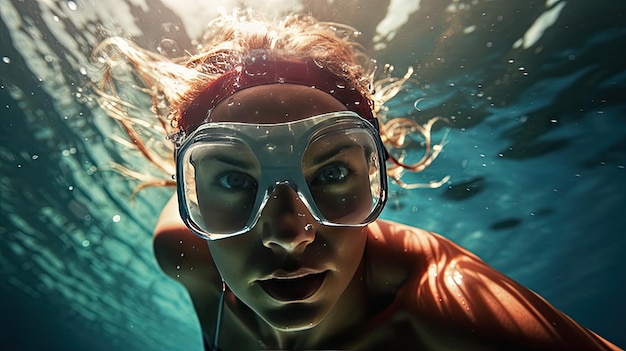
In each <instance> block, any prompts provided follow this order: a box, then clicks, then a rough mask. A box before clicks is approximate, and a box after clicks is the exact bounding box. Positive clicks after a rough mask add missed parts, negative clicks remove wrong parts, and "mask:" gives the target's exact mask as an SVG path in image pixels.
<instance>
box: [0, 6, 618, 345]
mask: <svg viewBox="0 0 626 351" xmlns="http://www.w3.org/2000/svg"><path fill="white" fill-rule="evenodd" d="M235 7H252V8H253V9H254V10H255V11H257V12H259V13H261V14H264V15H265V16H267V17H270V18H274V17H277V18H278V17H280V16H282V15H284V14H287V13H292V12H298V13H306V14H311V15H313V16H314V17H316V18H317V19H319V20H322V21H331V22H338V23H342V24H347V25H350V26H353V27H355V28H356V29H358V30H359V31H360V32H361V33H360V36H359V39H358V40H359V42H360V43H361V44H362V45H363V46H364V47H365V48H366V49H367V51H368V53H370V54H371V56H372V57H373V58H375V59H376V61H377V65H378V75H380V76H381V77H383V76H384V75H385V74H388V75H391V76H396V77H402V76H404V75H405V74H406V73H407V72H409V73H411V70H412V75H411V78H410V79H409V80H408V81H407V83H406V84H405V86H404V88H403V89H402V90H401V91H400V92H399V93H398V95H397V96H396V97H395V98H394V99H393V100H392V101H390V103H389V105H388V106H389V111H388V115H389V116H395V117H409V118H412V119H414V120H416V121H418V122H419V123H426V122H427V121H428V120H429V119H431V118H433V117H436V116H439V117H442V120H441V121H440V122H438V123H437V124H436V125H435V129H434V134H433V141H434V142H435V143H440V144H441V145H442V146H443V150H442V151H441V153H440V154H439V156H438V158H437V159H436V160H435V161H434V162H433V163H432V164H431V165H430V166H429V167H428V168H426V169H425V170H424V171H423V172H420V173H415V174H406V175H405V176H404V177H403V178H402V180H403V181H404V182H406V183H408V184H428V183H429V182H433V181H439V180H442V179H443V180H445V183H444V184H443V185H442V186H441V187H439V188H435V189H429V188H417V189H405V188H402V187H400V186H398V185H397V184H393V183H390V196H389V201H388V203H387V206H386V208H385V210H384V212H383V214H382V218H385V219H390V220H394V221H398V222H401V223H406V224H409V225H412V226H416V227H421V228H425V229H427V230H430V231H433V232H437V233H440V234H442V235H443V236H445V237H447V238H450V239H451V240H453V241H454V242H456V243H459V244H460V245H462V246H463V247H465V248H467V249H469V250H470V251H472V252H474V253H476V254H477V255H478V256H480V257H481V258H482V259H483V260H485V261H486V262H487V263H488V264H490V265H491V266H493V267H495V268H496V269H498V270H499V271H501V272H503V273H505V274H506V275H508V276H510V277H512V278H513V279H515V280H516V281H518V282H520V283H522V284H523V285H525V286H527V287H529V288H530V289H532V290H534V291H535V292H537V293H539V294H540V295H541V296H543V297H544V298H545V299H547V300H548V301H549V302H550V303H551V304H553V305H554V306H555V307H557V308H558V309H560V310H561V311H563V312H565V313H566V314H568V315H569V316H570V317H572V318H573V319H574V320H576V321H577V322H579V323H581V324H582V325H583V326H585V327H587V328H589V329H591V330H593V331H594V332H596V333H598V334H600V335H601V336H603V337H604V338H606V339H608V340H609V341H611V342H613V343H615V344H616V345H618V346H620V347H622V348H624V347H626V334H624V330H625V329H624V328H625V327H624V326H626V318H625V316H626V299H625V297H626V278H625V274H624V271H625V269H626V265H625V264H624V260H622V258H624V256H623V255H626V235H625V234H626V231H625V230H624V228H626V60H625V59H624V56H622V55H623V54H625V53H626V2H624V1H621V0H598V1H581V0H578V1H576V0H412V1H411V0H345V1H344V0H287V1H278V0H266V1H258V2H256V1H255V2H252V1H251V2H245V1H235V0H231V1H228V0H107V1H96V0H0V111H1V112H0V123H1V124H0V196H1V198H0V209H1V210H0V238H1V239H0V240H1V241H0V293H1V297H2V298H1V300H0V335H1V336H2V341H1V342H0V348H1V349H2V350H41V349H49V350H141V351H145V350H201V349H202V339H201V333H200V329H199V324H198V320H197V317H196V314H195V312H194V310H193V307H192V305H191V302H190V299H189V297H188V295H187V292H186V290H184V289H183V287H182V286H181V285H179V284H177V283H176V282H174V281H172V280H170V279H168V278H167V277H166V276H165V274H164V273H162V272H161V270H160V268H159V267H158V265H157V263H156V260H155V258H154V255H153V251H152V231H153V228H154V225H155V223H156V220H157V218H158V215H159V213H160V211H161V208H162V207H163V206H164V204H165V203H166V202H167V200H168V199H169V198H170V197H171V195H172V194H173V192H174V189H173V188H165V187H150V188H147V189H144V190H141V191H140V192H138V193H137V194H136V196H133V194H134V191H135V190H136V188H137V186H138V185H139V184H140V182H139V181H137V180H133V179H129V178H128V177H127V176H125V175H124V174H123V172H120V170H119V169H120V168H119V166H118V165H124V166H125V167H127V168H129V169H132V170H133V171H136V172H139V174H141V175H142V176H144V177H145V178H146V179H171V175H168V174H163V172H162V171H160V170H159V169H158V168H157V167H155V166H154V165H152V164H151V163H150V162H148V161H147V160H146V159H145V158H144V157H143V156H142V155H141V154H140V153H139V152H138V151H136V150H133V149H132V148H130V147H129V145H130V142H129V141H128V139H127V137H125V133H124V131H123V130H122V129H121V128H120V126H119V125H117V124H116V122H115V121H114V120H112V119H111V118H109V117H107V116H106V115H105V113H104V112H103V111H102V110H101V109H100V108H99V106H98V104H97V102H96V100H95V99H94V93H93V90H92V87H93V85H92V83H91V82H92V77H94V76H96V75H97V71H98V65H97V62H95V60H94V59H93V58H92V52H93V49H94V48H95V46H97V44H98V43H99V42H100V41H102V40H103V39H105V38H107V37H110V36H123V37H128V38H132V39H133V40H134V41H135V42H137V43H138V44H139V45H140V46H142V47H145V48H148V49H151V50H154V51H157V52H159V53H161V54H163V55H165V56H170V57H177V56H182V55H184V54H185V51H191V50H192V48H193V46H194V44H193V41H194V39H196V38H198V37H200V36H201V35H202V33H203V31H204V30H205V29H206V25H207V23H208V22H209V21H210V20H211V19H213V18H215V17H216V16H217V15H218V14H219V13H220V11H226V12H230V11H232V9H233V8H235ZM155 142H156V143H167V142H169V141H167V140H165V138H163V140H159V141H155ZM412 145H414V147H412V148H410V150H409V152H408V155H407V157H408V158H412V157H413V158H415V157H419V156H418V155H419V154H420V153H421V152H423V148H422V147H421V146H422V145H423V140H420V139H419V138H417V137H416V138H415V140H414V142H413V144H412ZM412 153H413V154H412ZM168 156H169V155H166V156H165V157H168ZM168 177H170V178H168ZM448 177H449V178H448ZM222 337H223V338H227V337H228V336H227V335H223V336H222Z"/></svg>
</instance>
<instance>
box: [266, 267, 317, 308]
mask: <svg viewBox="0 0 626 351" xmlns="http://www.w3.org/2000/svg"><path fill="white" fill-rule="evenodd" d="M326 273H327V272H322V273H317V274H308V275H305V276H303V277H299V278H287V279H276V278H274V279H268V280H262V281H259V284H260V285H261V288H263V290H265V292H266V293H267V294H268V295H270V296H271V297H273V298H274V299H276V300H278V301H299V300H306V299H308V298H309V297H311V296H313V294H315V292H316V291H317V290H319V288H320V287H321V286H322V283H324V279H325V278H326Z"/></svg>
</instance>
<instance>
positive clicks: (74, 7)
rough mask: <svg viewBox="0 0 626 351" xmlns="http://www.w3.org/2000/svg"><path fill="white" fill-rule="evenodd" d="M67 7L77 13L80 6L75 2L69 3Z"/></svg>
mask: <svg viewBox="0 0 626 351" xmlns="http://www.w3.org/2000/svg"><path fill="white" fill-rule="evenodd" d="M67 7H68V8H69V9H70V10H72V11H76V10H77V9H78V5H76V3H75V2H74V1H68V2H67Z"/></svg>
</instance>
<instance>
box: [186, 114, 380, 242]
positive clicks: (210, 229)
mask: <svg viewBox="0 0 626 351" xmlns="http://www.w3.org/2000/svg"><path fill="white" fill-rule="evenodd" d="M385 160H386V153H385V149H384V147H383V145H382V142H381V139H380V135H379V132H378V126H377V122H376V120H375V119H373V120H371V121H367V120H365V119H363V118H361V117H360V116H359V115H358V114H356V113H355V112H352V111H341V112H332V113H326V114H322V115H318V116H313V117H309V118H306V119H302V120H297V121H293V122H284V123H277V124H251V123H238V122H216V123H206V124H204V125H202V126H200V127H199V128H198V129H197V130H195V131H194V132H193V133H192V134H191V135H190V136H188V137H187V138H185V139H184V140H183V141H182V143H181V144H180V147H179V148H177V150H176V162H177V166H176V168H177V169H176V172H177V174H176V177H177V187H178V188H177V190H178V201H179V206H180V214H181V217H182V219H183V221H184V222H185V224H186V225H187V226H188V227H189V228H190V229H191V230H192V231H193V232H194V233H195V234H197V235H199V236H200V237H202V238H204V239H208V240H215V239H222V238H228V237H231V236H235V235H239V234H243V233H246V232H248V231H250V230H251V229H252V228H253V227H254V226H255V225H256V223H257V222H258V221H259V218H260V217H261V213H262V212H263V209H264V208H265V205H266V204H267V202H268V201H271V200H270V198H271V197H272V196H273V195H272V194H273V193H274V191H275V190H276V189H277V187H279V186H288V187H290V188H291V189H292V190H293V192H294V193H295V194H297V196H298V198H299V199H300V200H301V201H302V203H303V204H304V205H305V206H306V208H307V209H308V211H309V212H310V214H311V215H312V217H313V218H314V219H315V220H316V221H317V222H318V223H320V224H322V225H326V226H331V227H363V226H365V225H367V224H369V223H371V222H372V221H374V220H375V219H376V218H377V217H378V215H379V214H380V212H381V211H382V209H383V206H384V204H385V201H386V198H387V178H386V171H385Z"/></svg>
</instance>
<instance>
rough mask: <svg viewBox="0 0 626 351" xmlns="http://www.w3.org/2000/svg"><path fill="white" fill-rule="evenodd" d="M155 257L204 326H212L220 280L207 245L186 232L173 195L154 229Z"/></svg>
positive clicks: (187, 230)
mask: <svg viewBox="0 0 626 351" xmlns="http://www.w3.org/2000/svg"><path fill="white" fill-rule="evenodd" d="M153 247H154V255H155V257H156V259H157V262H158V263H159V266H160V267H161V269H162V270H163V272H165V274H167V275H168V276H169V277H170V278H172V279H173V280H175V281H177V282H179V283H181V284H183V286H185V288H186V289H187V291H188V292H189V295H190V297H191V299H192V301H193V304H194V307H195V309H196V311H197V313H198V318H199V319H200V321H201V323H202V324H203V325H205V324H211V323H213V318H212V317H210V316H213V315H214V314H215V312H216V311H215V310H216V306H217V300H218V298H219V289H220V288H221V279H220V277H219V274H218V273H217V269H216V268H215V264H214V263H213V259H212V258H211V253H210V251H209V247H208V245H207V242H206V241H205V240H203V239H201V238H199V237H197V236H196V235H194V234H193V233H191V232H190V231H189V229H187V227H186V226H185V224H184V223H183V222H182V220H181V219H180V216H179V213H178V202H177V199H176V196H173V197H172V198H171V199H170V201H169V202H168V203H167V204H166V205H165V207H164V208H163V210H162V211H161V215H160V217H159V220H158V222H157V225H156V227H155V230H154V237H153Z"/></svg>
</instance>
